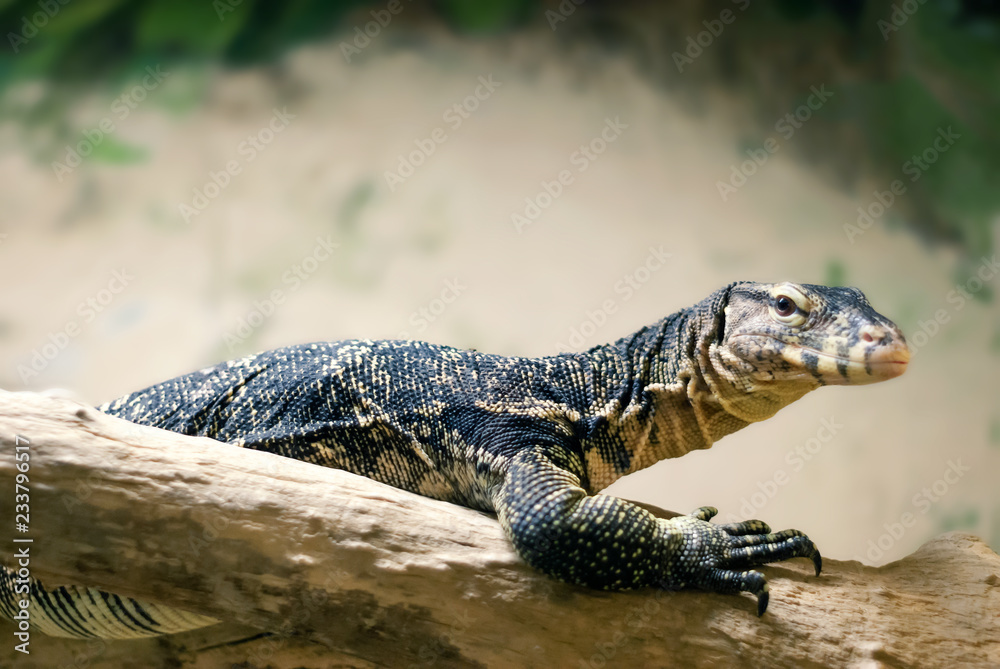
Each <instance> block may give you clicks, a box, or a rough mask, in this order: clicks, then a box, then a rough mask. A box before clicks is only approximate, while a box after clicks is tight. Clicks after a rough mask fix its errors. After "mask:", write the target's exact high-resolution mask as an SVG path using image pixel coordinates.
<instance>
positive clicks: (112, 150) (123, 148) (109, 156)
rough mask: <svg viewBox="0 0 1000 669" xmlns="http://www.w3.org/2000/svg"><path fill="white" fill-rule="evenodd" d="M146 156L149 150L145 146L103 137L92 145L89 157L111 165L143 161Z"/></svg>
mask: <svg viewBox="0 0 1000 669" xmlns="http://www.w3.org/2000/svg"><path fill="white" fill-rule="evenodd" d="M148 157H149V150H148V149H146V148H145V147H141V146H135V145H134V144H126V143H125V142H121V141H119V140H117V139H115V138H114V137H105V138H104V139H103V141H101V142H100V143H99V144H97V145H95V146H94V150H93V152H92V153H91V154H90V156H89V159H90V160H92V161H94V162H99V163H111V164H112V165H129V164H132V163H141V162H144V161H145V160H146V159H147V158H148Z"/></svg>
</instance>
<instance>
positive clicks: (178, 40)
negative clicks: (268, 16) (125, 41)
mask: <svg viewBox="0 0 1000 669" xmlns="http://www.w3.org/2000/svg"><path fill="white" fill-rule="evenodd" d="M253 5H254V3H253V0H242V1H241V2H239V4H236V2H235V1H234V0H212V2H205V1H204V0H200V1H196V0H185V1H184V2H169V1H168V0H148V1H147V2H146V5H145V7H144V8H143V10H142V12H141V13H140V15H139V21H138V25H137V26H136V39H137V42H138V44H139V46H140V47H142V48H146V49H163V48H166V49H181V50H190V51H192V52H194V53H195V54H199V53H200V54H212V53H219V52H221V51H223V50H224V49H225V48H226V46H227V45H228V44H229V43H230V42H231V41H232V40H233V39H234V38H235V37H236V35H237V34H238V33H239V31H240V29H241V28H242V27H243V25H244V23H246V21H247V18H248V17H249V16H250V13H251V11H252V9H253Z"/></svg>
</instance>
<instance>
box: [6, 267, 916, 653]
mask: <svg viewBox="0 0 1000 669" xmlns="http://www.w3.org/2000/svg"><path fill="white" fill-rule="evenodd" d="M782 291H783V292H785V293H789V294H790V295H792V296H793V297H795V300H796V302H795V305H793V306H797V307H798V308H799V309H800V310H802V311H803V313H806V312H808V313H807V314H806V315H807V318H806V321H805V322H803V323H798V324H797V325H796V326H795V327H789V326H787V325H786V322H791V321H789V320H788V319H787V318H786V319H785V320H784V321H782V320H780V319H779V318H777V317H776V316H775V315H774V309H775V307H774V303H775V300H776V299H777V298H776V295H777V294H778V293H779V292H782ZM779 306H787V304H783V305H779ZM795 322H796V323H797V321H795ZM864 327H867V328H869V329H871V328H874V327H881V328H883V330H884V334H883V335H882V336H881V338H880V340H879V341H878V342H876V345H890V344H891V343H892V341H893V338H895V339H896V342H897V343H898V342H901V341H902V335H901V334H899V333H898V330H897V329H895V326H894V325H892V324H891V322H889V321H888V320H887V319H885V318H884V317H882V316H880V315H879V314H877V313H876V312H874V311H873V310H872V309H871V307H870V306H869V305H868V302H867V300H865V298H864V296H863V295H862V294H861V293H860V292H859V291H857V290H855V289H846V288H827V287H823V286H810V285H805V284H802V285H799V284H758V283H751V282H739V283H734V284H730V285H729V286H726V287H725V288H723V289H721V290H719V291H716V292H715V293H713V294H712V295H710V296H709V297H708V298H707V299H705V300H703V301H702V302H700V303H698V304H696V305H694V306H693V307H691V308H688V309H684V310H681V311H679V312H677V313H675V314H673V315H671V316H668V317H666V318H664V319H662V320H660V321H658V322H656V323H654V324H652V325H651V326H649V327H644V328H642V329H641V330H639V331H638V332H636V333H634V334H632V335H630V336H627V337H624V338H622V339H619V340H617V341H615V342H613V343H610V344H607V345H602V346H596V347H594V348H592V349H590V350H588V351H585V352H582V353H566V354H562V355H557V356H550V357H542V358H521V357H506V356H499V355H490V354H485V353H480V352H477V351H471V350H460V349H455V348H450V347H447V346H438V345H434V344H428V343H423V342H417V341H372V340H351V341H340V342H332V343H313V344H305V345H298V346H289V347H286V348H281V349H277V350H273V351H268V352H264V353H259V354H256V355H251V356H247V357H244V358H240V359H238V360H232V361H229V362H224V363H222V364H219V365H216V366H214V367H210V368H207V369H203V370H200V371H197V372H193V373H190V374H187V375H185V376H181V377H178V378H175V379H171V380H169V381H166V382H163V383H160V384H157V385H154V386H152V387H150V388H146V389H145V390H140V391H138V392H135V393H132V394H130V395H126V396H124V397H121V398H119V399H116V400H114V401H112V402H109V403H107V404H105V405H103V406H101V407H99V408H100V410H102V411H104V412H107V413H109V414H111V415H114V416H118V417H120V418H123V419H126V420H129V421H133V422H135V423H140V424H143V425H152V426H156V427H160V428H164V429H168V430H173V431H175V432H179V433H182V434H188V435H199V436H207V437H211V438H214V439H217V440H219V441H223V442H228V443H232V444H237V445H240V446H243V447H245V448H253V449H258V450H263V451H269V452H272V453H277V454H280V455H283V456H287V457H291V458H296V459H299V460H303V461H306V462H310V463H314V464H316V465H322V466H326V467H335V468H338V469H344V470H347V471H351V472H354V473H356V474H360V475H362V476H366V477H369V478H371V479H374V480H377V481H381V482H383V483H387V484H389V485H392V486H395V487H398V488H402V489H405V490H409V491H412V492H415V493H419V494H421V495H425V496H428V497H432V498H436V499H441V500H445V501H448V502H453V503H455V504H461V505H465V506H468V507H472V508H475V509H480V510H483V511H487V512H492V513H495V514H496V515H497V517H498V519H499V521H500V523H501V524H502V526H503V528H504V530H505V531H506V533H507V536H508V537H509V538H510V540H511V542H512V544H513V546H514V548H515V550H516V551H517V553H518V554H519V555H520V556H521V557H522V558H524V559H525V560H526V561H527V562H528V563H529V564H531V565H532V566H534V567H536V568H538V569H540V570H542V571H544V572H545V573H547V574H550V575H551V576H554V577H556V578H558V579H561V580H564V581H568V582H571V583H576V584H579V585H582V586H589V587H594V588H602V589H610V590H622V589H630V588H640V587H645V586H658V587H663V588H669V589H678V588H685V587H696V588H702V589H707V590H712V591H716V592H739V591H745V592H751V593H753V594H755V595H757V597H758V604H759V612H760V613H763V610H764V608H765V607H766V606H767V597H768V595H767V583H766V581H765V580H764V577H763V576H762V575H761V574H760V573H759V572H756V571H753V570H752V569H751V568H752V567H753V566H756V565H761V564H765V563H767V562H773V561H777V560H783V559H787V558H791V557H810V558H812V559H813V561H814V562H815V564H816V570H817V574H818V573H819V567H820V557H819V552H818V551H817V550H816V547H815V546H814V545H813V543H812V542H811V541H810V540H809V539H808V538H807V537H805V536H804V535H803V534H802V533H801V532H798V531H796V530H786V531H784V532H777V533H771V531H770V529H769V528H768V527H767V525H766V524H764V523H762V522H760V521H746V522H744V523H734V524H729V525H713V524H710V523H709V522H708V521H709V520H710V518H711V517H712V515H714V514H715V510H714V509H712V508H710V507H703V508H701V509H699V510H697V511H695V512H694V513H693V514H691V515H690V516H681V517H678V518H674V519H670V520H666V519H659V518H656V517H654V516H653V515H651V514H650V513H649V512H647V511H646V510H644V509H642V508H640V507H638V506H636V505H634V504H632V503H630V502H627V501H624V500H621V499H618V498H616V497H612V496H605V495H597V494H596V493H597V492H598V491H600V490H602V489H603V488H605V487H607V486H608V485H610V484H611V483H612V482H613V481H615V480H616V479H618V478H620V477H621V476H624V475H626V474H629V473H631V472H633V471H636V470H639V469H642V468H644V467H648V466H649V465H651V464H653V463H655V462H657V461H659V460H662V459H664V458H671V457H677V456H681V455H683V454H685V453H687V452H689V451H691V450H693V449H702V448H708V447H709V446H711V445H712V443H713V442H714V441H715V440H717V439H719V438H721V437H722V436H724V435H726V434H729V433H731V432H733V431H735V430H738V429H740V428H742V427H744V426H746V425H747V424H749V423H750V422H753V421H756V420H762V419H764V418H767V417H768V416H770V415H772V414H773V413H774V412H775V411H777V410H778V409H779V408H781V407H782V406H784V405H785V404H787V403H789V402H791V401H794V400H795V399H797V398H798V397H800V396H801V395H803V394H804V393H805V392H807V391H809V390H811V389H813V388H816V387H819V386H821V385H825V384H826V383H829V382H841V383H850V382H862V381H859V380H858V379H857V378H855V379H852V378H851V375H852V374H853V375H855V376H857V375H858V374H862V375H863V372H858V371H857V369H856V368H857V365H856V364H854V363H851V365H850V369H848V366H845V365H840V364H833V363H831V364H830V365H826V366H825V367H823V366H822V365H819V363H817V362H816V360H813V359H812V358H810V357H809V355H804V354H803V351H813V350H815V351H819V352H822V351H830V350H833V351H834V354H836V355H839V354H843V355H845V356H848V357H850V356H851V355H855V357H856V351H855V349H857V347H858V346H860V345H861V344H862V343H864V345H866V346H870V345H871V344H870V342H868V341H867V340H868V339H870V337H865V338H864V339H865V342H861V339H860V337H859V334H858V333H859V331H860V329H861V328H864ZM866 331H867V330H866ZM755 333H756V334H755ZM858 350H860V349H858ZM852 351H853V352H852ZM864 354H865V355H868V354H869V353H867V352H865V353H864ZM819 355H821V357H822V356H824V355H826V354H824V353H820V354H819ZM845 364H846V363H845ZM869 371H870V370H869ZM831 374H832V375H834V376H836V375H837V374H839V375H840V376H841V377H843V378H842V380H837V379H833V377H831ZM831 379H833V380H832V381H831ZM12 573H13V572H10V571H6V570H4V572H0V613H4V614H6V615H8V616H9V615H11V613H13V612H14V611H15V609H14V606H15V602H16V600H17V599H19V598H20V595H15V593H14V586H15V584H14V577H13V576H12ZM32 598H33V599H34V600H37V601H36V602H35V606H36V610H38V609H42V610H43V611H45V616H44V617H45V620H46V621H47V622H46V625H47V626H46V627H45V629H44V631H46V632H48V633H53V634H59V635H63V636H79V637H87V636H102V637H119V638H120V637H127V636H142V635H150V634H160V633H167V632H173V631H178V628H190V627H198V626H202V625H205V624H209V623H211V622H213V621H212V620H211V619H208V618H202V617H200V616H193V615H192V614H178V615H179V616H180V618H178V616H173V617H170V616H168V615H167V614H166V613H164V611H163V610H162V609H165V607H157V606H156V605H152V604H148V603H143V602H137V601H135V600H131V599H128V598H125V597H118V596H117V595H112V594H109V593H102V592H100V591H97V590H93V589H86V588H78V589H73V590H72V591H71V590H70V589H69V588H57V589H54V590H52V591H46V590H45V589H44V588H43V587H42V586H41V584H39V583H37V582H33V583H32ZM185 616H187V617H186V618H185ZM41 618H42V617H41V616H39V617H36V620H40V619H41ZM108 620H111V621H114V622H115V623H116V624H117V626H118V629H117V630H116V629H114V628H115V624H110V623H108V622H107V621H108ZM185 625H187V627H185Z"/></svg>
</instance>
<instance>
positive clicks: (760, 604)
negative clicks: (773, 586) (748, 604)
mask: <svg viewBox="0 0 1000 669" xmlns="http://www.w3.org/2000/svg"><path fill="white" fill-rule="evenodd" d="M770 598H771V597H770V595H769V594H768V591H767V589H766V586H765V590H764V592H762V593H760V594H759V595H757V617H758V618H760V617H761V616H762V615H764V611H767V602H768V600H769V599H770Z"/></svg>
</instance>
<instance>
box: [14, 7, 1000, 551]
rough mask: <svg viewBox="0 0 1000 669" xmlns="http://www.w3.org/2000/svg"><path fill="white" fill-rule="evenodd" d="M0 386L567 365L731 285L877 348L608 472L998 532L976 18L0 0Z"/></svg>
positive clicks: (994, 148)
mask: <svg viewBox="0 0 1000 669" xmlns="http://www.w3.org/2000/svg"><path fill="white" fill-rule="evenodd" d="M0 25H2V26H3V35H4V41H5V42H6V44H5V45H4V46H3V48H2V49H0V54H2V55H0V147H2V148H0V203H2V207H0V281H2V285H3V286H4V289H3V291H2V292H0V350H2V355H0V360H2V365H0V387H3V388H5V389H8V390H22V389H30V390H42V389H48V388H53V387H58V388H65V389H69V390H70V391H72V392H73V393H75V394H76V395H78V396H79V397H80V398H82V399H83V400H85V401H87V402H90V403H92V404H98V403H101V402H104V401H106V400H109V399H112V398H114V397H117V396H119V395H122V394H125V393H128V392H130V391H133V390H137V389H139V388H143V387H145V386H147V385H150V384H153V383H156V382H158V381H161V380H164V379H167V378H170V377H173V376H176V375H179V374H182V373H186V372H189V371H192V370H195V369H198V368H201V367H204V366H208V365H211V364H214V363H216V362H219V361H221V360H224V359H228V358H234V357H238V356H241V355H244V354H247V353H252V352H255V351H259V350H262V349H267V348H273V347H278V346H283V345H288V344H295V343H303V342H308V341H315V340H336V339H344V338H355V337H358V338H362V337H370V338H395V337H407V338H417V339H423V340H428V341H433V342H437V343H443V344H450V345H453V346H459V347H474V348H477V349H479V350H482V351H489V352H495V353H502V354H509V355H526V356H539V355H548V354H553V353H556V352H558V351H563V350H584V349H586V348H589V347H590V346H593V345H595V344H599V343H603V342H606V341H611V340H614V339H616V338H618V337H620V336H623V335H626V334H628V333H630V332H632V331H634V330H635V329H637V328H639V327H641V326H642V325H645V324H648V323H651V322H653V321H655V320H657V319H658V318H660V317H662V316H664V315H666V314H669V313H671V312H673V311H675V310H677V309H679V308H682V307H686V306H689V305H690V304H693V303H694V302H697V301H699V300H701V299H702V298H703V297H705V296H706V295H708V294H709V293H710V292H711V291H713V290H715V289H717V288H719V287H721V286H723V285H724V284H726V283H728V282H730V281H734V280H742V279H749V280H759V281H782V280H790V281H796V282H810V283H825V284H835V285H853V286H858V287H860V288H861V289H862V290H864V291H865V293H866V294H867V295H868V297H869V298H870V300H871V302H872V303H873V305H874V306H875V307H876V309H877V310H879V311H880V312H882V313H884V314H885V315H887V316H888V317H889V318H891V319H893V320H895V321H896V322H897V323H898V324H900V326H901V327H902V328H903V330H904V332H905V333H906V334H907V336H908V338H909V340H910V342H911V344H912V345H913V348H914V351H915V353H914V358H913V362H912V364H911V366H910V369H909V371H908V372H907V374H906V375H905V376H903V377H902V378H900V379H897V380H893V381H891V382H888V383H884V384H878V385H874V386H868V387H861V388H828V389H822V390H820V391H818V392H816V393H812V394H810V395H809V396H807V397H806V398H804V399H803V400H800V401H799V402H797V403H796V404H794V405H793V406H791V407H789V408H788V409H785V410H784V411H783V412H781V413H780V414H779V415H777V416H776V417H774V418H773V419H771V420H768V421H766V422H764V423H760V424H757V425H753V426H751V427H749V428H747V429H746V430H744V431H742V432H740V433H737V434H735V435H732V436H730V437H728V438H726V439H725V440H723V441H722V442H720V443H719V444H717V445H716V446H715V447H713V448H712V449H710V450H708V451H704V452H696V453H692V454H690V455H688V456H687V457H684V458H681V459H679V460H675V461H667V462H662V463H659V464H658V465H656V466H654V467H652V468H650V469H648V470H645V471H643V472H641V473H638V474H635V475H633V476H630V477H628V478H627V479H625V480H623V481H621V482H619V483H616V484H615V485H614V486H613V487H612V488H611V489H610V490H609V492H611V493H614V494H618V495H620V496H624V497H629V498H633V499H639V500H643V501H646V502H649V503H653V504H656V505H659V506H662V507H665V508H669V509H674V510H677V511H682V512H687V511H689V510H690V509H692V508H694V507H697V506H700V505H703V504H711V505H715V506H718V507H719V509H720V510H721V517H722V518H723V519H730V520H731V519H736V518H746V517H760V518H763V519H765V520H767V521H768V522H769V523H770V524H771V525H772V526H774V527H777V528H785V527H795V528H798V529H801V530H804V531H806V532H808V533H809V534H810V536H811V537H812V538H813V539H814V540H815V541H816V542H817V544H818V545H819V546H820V547H821V549H822V551H823V553H824V555H826V556H828V557H831V558H837V559H857V560H861V561H863V562H865V563H868V564H883V563H885V562H888V561H891V560H895V559H898V558H900V557H903V556H905V555H907V554H909V553H910V552H912V551H913V550H915V549H916V548H917V547H918V546H920V544H922V543H923V542H925V541H926V540H928V539H930V538H931V537H934V536H936V535H938V534H940V533H942V532H944V531H948V530H953V529H963V530H968V531H971V532H974V533H976V534H978V535H980V536H982V537H983V538H984V539H985V540H987V541H988V542H989V543H990V544H991V545H992V546H993V547H994V548H1000V497H998V495H997V493H996V490H997V485H996V478H997V472H998V465H1000V403H998V400H997V387H996V386H997V381H998V371H1000V308H998V306H997V300H996V299H995V294H996V292H997V289H998V286H1000V278H998V277H997V274H998V272H1000V266H998V265H997V263H996V260H995V257H996V256H995V253H996V247H997V244H998V242H1000V3H998V2H995V1H989V0H967V1H959V0H926V1H924V2H918V1H917V0H904V1H901V2H895V3H889V2H873V1H866V0H853V1H850V2H833V1H829V2H822V1H819V0H812V1H802V2H790V1H781V2H779V1H772V2H765V1H757V0H755V1H754V2H752V3H751V2H750V0H735V1H729V0H719V1H712V2H693V1H692V2H677V3H641V2H614V3H612V2H599V1H597V0H587V1H586V2H582V1H574V0H562V2H556V1H554V0H550V1H547V2H539V1H536V0H482V1H478V2H472V1H471V0H469V1H462V0H438V1H437V2H426V3H420V2H410V1H409V0H379V1H376V2H360V1H358V2H322V1H320V0H297V1H294V2H287V3H265V2H259V1H258V2H255V1H254V0H242V1H240V0H214V1H209V0H201V1H197V2H196V1H193V0H187V1H180V2H167V1H166V0H147V1H140V0H136V1H133V2H125V1H124V0H73V1H72V2H63V1H62V0H33V1H30V2H28V1H23V2H22V1H20V0H6V1H0Z"/></svg>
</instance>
